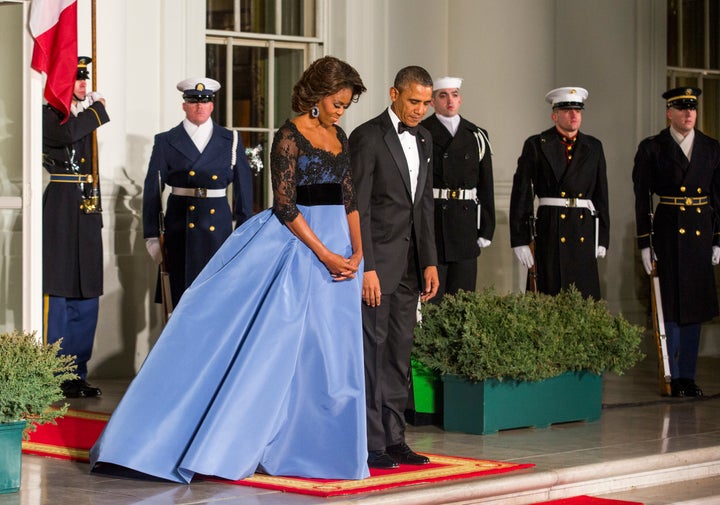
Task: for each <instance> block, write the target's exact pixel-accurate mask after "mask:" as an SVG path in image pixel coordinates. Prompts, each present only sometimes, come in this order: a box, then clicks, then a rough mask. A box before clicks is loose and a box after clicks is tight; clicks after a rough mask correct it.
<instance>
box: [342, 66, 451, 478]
mask: <svg viewBox="0 0 720 505" xmlns="http://www.w3.org/2000/svg"><path fill="white" fill-rule="evenodd" d="M432 84H433V83H432V78H431V77H430V75H429V74H428V72H427V71H426V70H425V69H424V68H422V67H417V66H409V67H405V68H403V69H401V70H400V71H399V72H398V73H397V75H396V76H395V81H394V84H393V86H392V87H391V88H390V100H391V101H392V105H391V106H390V107H389V108H388V109H387V110H385V111H383V112H382V114H380V115H379V116H377V117H376V118H374V119H371V120H370V121H368V122H366V123H364V124H362V125H360V126H359V127H358V128H356V129H355V131H353V133H352V134H351V135H350V158H351V164H352V170H353V179H354V183H355V188H356V193H357V198H358V210H359V211H360V228H361V234H362V243H363V254H364V259H365V272H364V275H363V292H362V298H363V307H362V317H363V339H364V342H363V343H364V352H365V391H366V392H365V395H366V400H367V430H368V465H369V466H370V467H371V468H396V467H397V466H398V464H412V465H422V464H427V463H429V460H428V458H426V457H425V456H421V455H419V454H416V453H415V452H413V451H412V450H411V449H410V447H408V445H407V444H406V443H405V420H404V412H405V407H406V404H407V400H408V387H409V370H410V352H411V350H412V343H413V331H414V328H415V324H416V323H417V306H418V298H420V300H422V301H427V300H429V299H431V298H432V297H433V296H435V294H436V293H437V290H438V285H439V281H438V272H437V253H436V250H435V233H434V225H433V193H432V137H431V136H430V133H429V132H428V131H427V130H426V129H425V128H423V127H422V126H419V123H420V120H421V119H422V118H423V116H424V115H425V113H426V111H427V108H428V106H429V105H430V100H431V98H432Z"/></svg>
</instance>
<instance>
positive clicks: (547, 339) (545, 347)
mask: <svg viewBox="0 0 720 505" xmlns="http://www.w3.org/2000/svg"><path fill="white" fill-rule="evenodd" d="M644 331H645V330H644V328H642V327H639V326H635V325H632V324H630V323H629V322H628V321H627V320H625V319H624V318H623V317H622V315H617V316H614V315H612V314H611V313H610V312H609V310H608V309H607V306H606V304H605V302H604V301H595V300H593V299H584V298H583V297H582V296H581V295H580V293H579V292H578V291H577V290H576V289H575V288H571V289H569V290H567V291H563V292H561V293H559V294H558V295H556V296H549V295H545V294H542V293H509V294H504V295H501V294H498V293H497V292H496V291H495V290H494V289H493V288H489V289H486V290H483V291H478V292H462V291H461V292H459V293H458V294H457V295H454V296H445V297H444V298H443V300H442V301H441V302H440V303H439V304H426V305H424V306H423V308H422V322H421V324H420V325H419V327H418V328H417V330H416V333H415V344H414V348H413V357H414V358H415V359H416V360H417V361H419V362H420V363H422V364H423V365H424V366H426V367H428V368H429V369H431V370H434V371H435V372H437V373H439V374H441V375H442V376H443V382H444V389H445V394H444V418H445V427H446V429H447V427H448V404H447V401H448V394H447V390H448V378H449V377H451V378H453V380H454V381H456V382H458V381H459V382H461V383H463V386H467V385H468V384H470V383H478V382H483V383H484V385H485V387H486V389H485V391H484V393H483V399H482V401H486V400H487V398H488V396H489V395H490V394H491V393H493V392H495V391H496V390H500V389H502V386H501V384H502V383H509V384H508V386H509V387H510V388H511V389H512V390H515V391H518V390H522V389H523V388H525V387H527V385H528V384H530V383H543V382H546V381H554V380H555V378H558V377H563V376H565V375H568V374H570V375H575V376H577V377H579V378H580V379H581V380H590V381H592V382H595V383H596V385H595V389H596V394H595V396H597V402H596V403H597V405H596V407H593V410H592V413H591V414H587V413H583V414H582V417H581V418H584V419H588V420H590V419H591V418H595V417H599V409H600V407H601V397H600V395H601V392H602V382H601V375H602V373H603V372H615V373H618V374H622V373H623V372H624V371H625V370H627V369H629V368H631V367H632V366H633V365H635V364H636V363H637V362H638V361H640V360H641V359H642V358H643V353H642V352H641V351H640V342H641V339H642V335H643V333H644ZM593 377H596V378H593ZM488 384H489V386H488ZM563 387H565V388H568V387H569V388H572V387H574V386H563ZM462 395H467V391H465V392H464V393H462ZM530 395H531V398H541V395H538V394H537V393H530ZM579 395H581V396H582V395H584V393H582V392H580V393H579ZM559 398H560V399H561V401H563V402H564V403H572V402H573V401H572V399H571V398H568V396H567V394H566V392H564V391H560V393H559ZM518 402H525V403H527V399H525V398H523V399H520V400H518V399H511V400H506V403H508V405H507V409H508V411H507V412H505V413H504V414H502V415H504V416H505V417H508V416H510V417H513V416H514V415H515V413H516V412H517V410H518V408H517V406H518ZM466 403H467V402H466ZM531 403H532V402H531ZM563 407H564V406H563V405H561V406H559V407H553V408H554V409H555V411H557V412H560V411H561V410H562V408H563ZM510 409H512V410H510ZM496 410H497V408H496ZM500 410H502V409H500ZM568 415H569V416H570V417H573V415H574V414H568ZM453 417H454V416H453V415H451V416H450V422H451V424H452V418H453ZM501 417H502V416H501ZM566 420H571V419H567V416H565V415H560V419H559V420H558V421H553V420H552V419H551V417H544V418H543V419H542V420H540V421H537V422H530V423H529V424H523V423H524V422H525V421H523V420H516V421H511V422H510V423H509V424H510V425H509V426H505V425H504V424H503V419H498V420H496V421H493V424H492V426H489V427H488V426H485V427H483V428H481V431H480V432H483V433H487V432H491V431H493V430H495V431H496V429H495V428H498V429H503V428H505V427H519V426H539V425H547V424H552V422H560V421H566ZM458 431H469V430H467V429H461V430H458ZM471 432H472V431H471Z"/></svg>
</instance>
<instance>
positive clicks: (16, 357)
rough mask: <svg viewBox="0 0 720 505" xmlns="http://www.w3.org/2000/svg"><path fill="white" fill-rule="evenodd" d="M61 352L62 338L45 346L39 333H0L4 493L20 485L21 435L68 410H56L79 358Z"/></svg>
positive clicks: (0, 448) (0, 446)
mask: <svg viewBox="0 0 720 505" xmlns="http://www.w3.org/2000/svg"><path fill="white" fill-rule="evenodd" d="M59 350H60V342H56V343H54V344H52V345H45V344H42V343H40V342H38V340H37V338H36V336H35V333H26V332H23V333H20V332H18V331H14V332H12V333H3V334H0V493H1V492H13V491H17V490H18V488H19V486H20V466H21V464H20V462H21V439H22V438H23V437H25V438H27V436H28V433H29V432H30V431H32V430H34V429H35V425H36V424H44V423H47V422H54V420H55V418H56V417H59V416H62V415H63V414H64V413H65V412H66V410H67V407H68V405H67V404H64V405H62V406H60V407H57V408H51V407H52V405H53V403H55V402H57V401H59V400H62V399H63V393H62V389H61V388H60V385H61V384H62V383H63V382H65V381H66V380H71V379H75V378H77V375H76V374H75V368H76V367H75V363H74V361H75V357H74V356H64V355H61V354H58V351H59Z"/></svg>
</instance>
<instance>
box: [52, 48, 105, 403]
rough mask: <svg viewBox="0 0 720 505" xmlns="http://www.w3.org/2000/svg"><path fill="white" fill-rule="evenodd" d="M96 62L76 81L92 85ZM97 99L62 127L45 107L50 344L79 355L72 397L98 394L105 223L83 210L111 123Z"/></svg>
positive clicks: (78, 106) (68, 390)
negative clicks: (95, 367) (95, 352)
mask: <svg viewBox="0 0 720 505" xmlns="http://www.w3.org/2000/svg"><path fill="white" fill-rule="evenodd" d="M91 61H92V60H91V58H88V57H86V56H81V57H80V58H78V70H77V76H76V79H77V81H85V80H86V79H88V77H89V74H88V70H87V65H88V64H89V63H90V62H91ZM77 81H76V90H77V87H78V84H79V83H78V82H77ZM83 89H84V88H83ZM76 92H77V91H76ZM80 98H82V100H80ZM91 101H92V99H91V98H87V99H86V97H85V96H83V97H78V96H74V97H73V104H72V107H71V109H72V112H71V114H69V117H68V118H67V121H66V122H64V123H63V114H62V112H60V111H59V110H57V109H55V108H54V107H52V106H51V105H49V104H46V105H45V106H43V167H44V168H45V170H47V171H48V172H49V173H50V182H49V183H48V185H47V188H46V189H45V193H44V195H43V293H44V295H45V296H44V302H45V303H44V309H45V325H44V339H45V341H46V342H48V343H54V342H56V341H57V340H59V339H61V338H62V339H63V341H62V350H61V352H62V353H63V354H66V355H74V356H76V357H77V358H76V360H75V363H76V365H77V374H78V375H79V377H80V378H79V379H78V380H75V381H68V382H66V383H65V384H63V392H64V393H65V395H66V396H68V397H85V396H99V395H100V389H98V388H95V387H92V386H90V385H89V384H87V381H86V378H87V362H88V360H89V359H90V356H91V354H92V348H93V343H94V341H95V329H96V327H97V320H98V307H99V297H100V295H101V294H102V293H103V246H102V236H101V231H102V227H103V222H102V214H100V213H99V212H85V210H83V209H84V208H85V207H84V199H85V198H86V197H89V196H91V194H90V192H91V189H92V148H93V146H92V132H93V131H95V130H96V129H97V128H98V127H99V126H101V125H103V124H105V123H107V122H108V121H110V118H109V117H108V114H107V111H106V110H105V105H103V103H102V102H100V101H95V102H93V103H89V102H91Z"/></svg>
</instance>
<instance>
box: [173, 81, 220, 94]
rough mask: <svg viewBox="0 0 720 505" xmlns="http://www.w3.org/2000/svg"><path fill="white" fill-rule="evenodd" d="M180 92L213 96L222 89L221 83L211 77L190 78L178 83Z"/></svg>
mask: <svg viewBox="0 0 720 505" xmlns="http://www.w3.org/2000/svg"><path fill="white" fill-rule="evenodd" d="M177 89H178V91H181V92H183V93H185V92H186V91H194V92H195V93H194V94H208V95H212V94H213V93H215V92H216V91H217V90H219V89H220V83H219V82H217V81H216V80H215V79H210V78H209V77H190V78H188V79H183V80H182V81H180V82H179V83H177Z"/></svg>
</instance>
